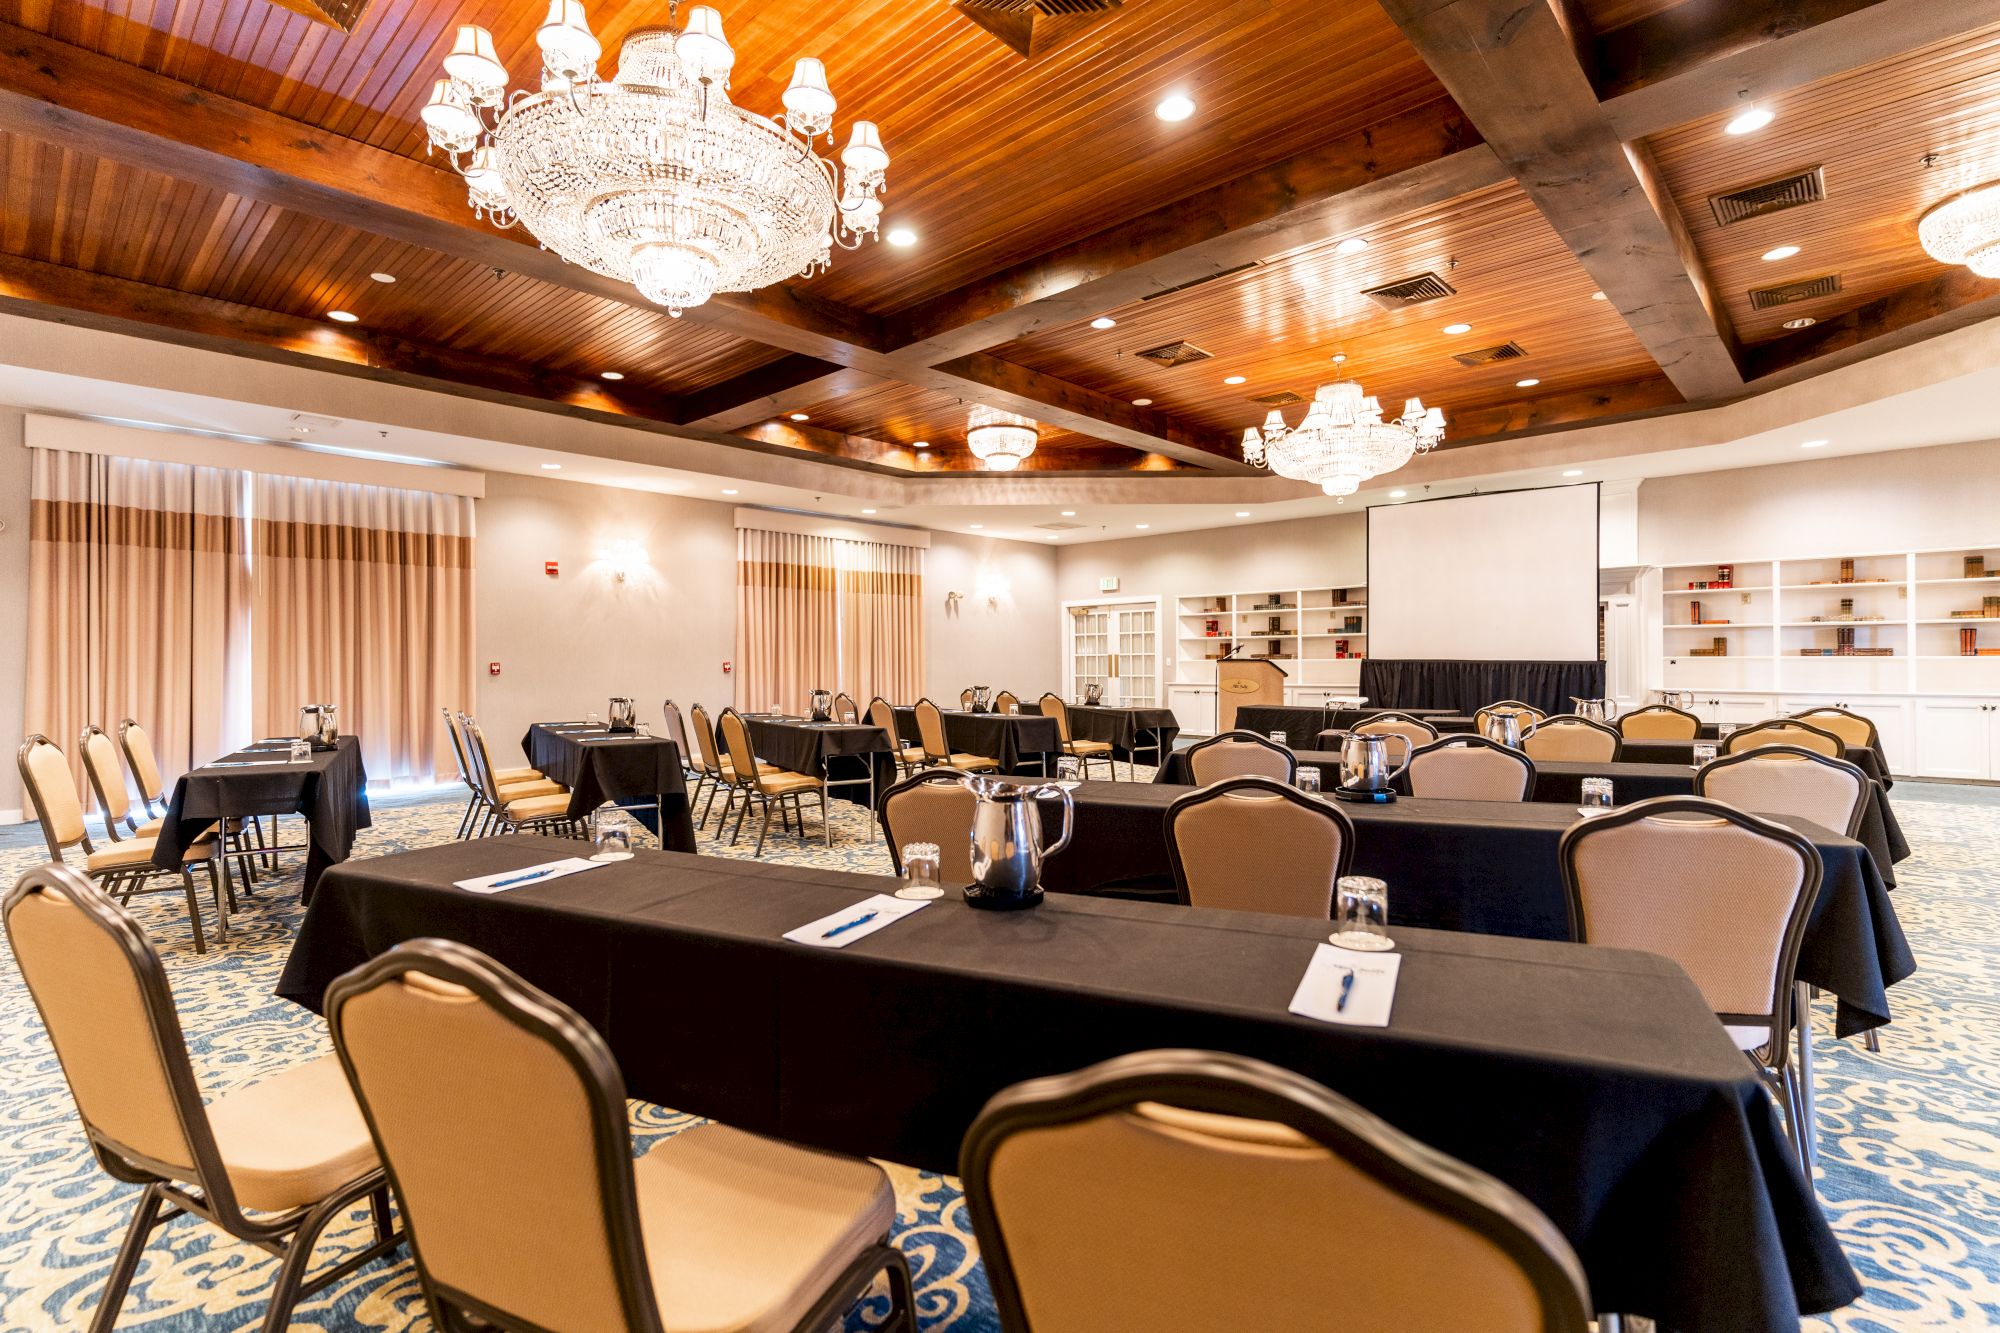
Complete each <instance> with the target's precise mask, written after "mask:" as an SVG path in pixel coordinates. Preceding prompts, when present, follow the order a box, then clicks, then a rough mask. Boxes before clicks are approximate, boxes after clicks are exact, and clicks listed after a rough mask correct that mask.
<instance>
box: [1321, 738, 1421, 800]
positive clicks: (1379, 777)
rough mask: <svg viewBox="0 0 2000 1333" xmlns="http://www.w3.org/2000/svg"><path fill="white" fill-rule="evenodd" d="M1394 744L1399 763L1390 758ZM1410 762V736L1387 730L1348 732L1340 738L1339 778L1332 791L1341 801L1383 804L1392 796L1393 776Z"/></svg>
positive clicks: (1393, 797)
mask: <svg viewBox="0 0 2000 1333" xmlns="http://www.w3.org/2000/svg"><path fill="white" fill-rule="evenodd" d="M1398 747H1400V748H1401V750H1402V756H1403V757H1402V761H1401V762H1400V763H1398V762H1395V761H1393V760H1392V759H1391V757H1390V756H1391V754H1392V752H1393V751H1394V750H1395V749H1397V748H1398ZM1409 764H1410V739H1409V737H1407V736H1397V735H1395V734H1393V733H1389V732H1368V731H1350V732H1347V733H1345V734H1344V735H1342V737H1341V738H1340V781H1339V782H1338V783H1337V784H1335V786H1334V789H1333V794H1334V796H1335V797H1337V798H1339V799H1340V800H1343V801H1367V802H1371V803H1378V804H1379V803H1383V802H1387V801H1393V800H1395V799H1396V792H1395V788H1394V787H1392V786H1391V785H1390V784H1391V783H1393V782H1395V780H1396V775H1397V774H1399V773H1401V772H1402V771H1403V770H1404V769H1405V768H1407V767H1409Z"/></svg>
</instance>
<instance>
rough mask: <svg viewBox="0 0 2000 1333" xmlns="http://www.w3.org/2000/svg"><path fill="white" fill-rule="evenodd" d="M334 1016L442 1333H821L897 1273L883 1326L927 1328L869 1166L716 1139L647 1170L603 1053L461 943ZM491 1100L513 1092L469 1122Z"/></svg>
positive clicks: (361, 973)
mask: <svg viewBox="0 0 2000 1333" xmlns="http://www.w3.org/2000/svg"><path fill="white" fill-rule="evenodd" d="M326 1014H327V1026H328V1028H329V1029H330V1030H331V1031H332V1033H333V1044H334V1049H335V1051H336V1052H338V1054H339V1058H340V1063H341V1065H342V1066H343V1067H344V1068H345V1070H346V1072H347V1078H348V1081H349V1083H350V1084H351V1085H352V1087H353V1090H354V1095H355V1098H356V1100H357V1101H359V1103H360V1105H361V1112H362V1115H363V1116H364V1117H366V1120H367V1124H368V1129H369V1131H370V1132H371V1133H372V1134H373V1135H374V1137H375V1141H376V1143H378V1144H379V1145H380V1146H381V1152H382V1161H383V1165H384V1167H385V1169H386V1170H387V1173H388V1177H389V1180H390V1183H391V1184H392V1185H393V1186H394V1188H395V1192H396V1198H397V1201H398V1203H399V1204H400V1205H401V1207H402V1210H403V1225H404V1227H405V1229H406V1230H407V1231H408V1233H409V1237H410V1254H411V1256H412V1258H414V1259H415V1261H416V1269H417V1278H418V1281H419V1284H420V1285H421V1287H422V1290H423V1294H424V1300H425V1303H426V1304H427V1305H428V1306H429V1310H430V1315H431V1319H432V1322H433V1323H435V1324H436V1325H437V1326H438V1327H439V1328H440V1329H442V1330H447V1331H448V1333H459V1331H461V1330H467V1329H472V1328H494V1327H497V1328H502V1329H510V1330H545V1329H619V1330H635V1331H637V1333H667V1331H668V1330H694V1329H703V1330H714V1329H740V1330H750V1329H773V1330H778V1329H809V1330H814V1331H815V1333H817V1330H820V1329H824V1328H827V1327H829V1326H834V1325H838V1324H839V1323H840V1322H841V1321H842V1318H843V1316H845V1315H846V1313H847V1312H848V1310H849V1308H850V1307H852V1306H853V1305H854V1304H855V1303H856V1302H857V1301H858V1300H860V1299H861V1298H862V1297H864V1296H866V1295H867V1294H868V1292H869V1290H870V1289H871V1288H872V1287H873V1285H874V1283H875V1280H876V1279H877V1277H878V1276H886V1277H887V1279H888V1292H889V1310H888V1320H887V1322H886V1323H885V1324H883V1325H881V1327H883V1328H885V1329H888V1330H892V1333H914V1331H915V1329H916V1320H915V1316H914V1315H913V1314H912V1312H911V1306H912V1299H911V1283H910V1274H909V1269H908V1267H907V1265H906V1263H905V1261H904V1259H903V1255H902V1251H900V1250H898V1249H896V1248H895V1247H893V1246H892V1245H890V1244H889V1243H888V1240H889V1232H890V1227H891V1225H892V1224H893V1223H894V1221H895V1211H896V1204H895V1193H894V1191H893V1190H892V1189H891V1188H890V1185H889V1180H888V1177H887V1176H886V1175H884V1174H883V1172H882V1169H881V1168H880V1167H878V1166H876V1165H874V1164H873V1163H871V1162H866V1161H860V1160H856V1159H853V1158H847V1157H840V1156H836V1155H834V1154H832V1153H826V1152H821V1151H818V1150H816V1149H812V1148H800V1147H794V1146H793V1145H791V1144H789V1143H784V1142H780V1141H779V1140H776V1139H768V1138H765V1137H763V1136H761V1135H757V1134H750V1133H746V1132H744V1131H743V1130H739V1129H733V1128H731V1127H729V1126H727V1125H722V1124H717V1123H714V1122H707V1123H703V1124H699V1125H695V1126H692V1127H690V1128H688V1129H684V1130H682V1131H681V1132H679V1133H677V1134H675V1135H673V1136H672V1137H670V1138H666V1139H663V1140H661V1141H660V1142H659V1143H656V1144H654V1145H653V1146H652V1148H650V1149H649V1150H648V1151H646V1152H645V1153H644V1154H642V1155H640V1156H639V1157H637V1158H636V1159H635V1158H634V1156H633V1153H632V1138H631V1129H630V1118H629V1112H628V1110H627V1106H626V1101H625V1084H624V1079H623V1077H622V1076H621V1075H620V1073H619V1070H618V1065H617V1062H616V1060H614V1059H613V1057H612V1054H611V1050H610V1048H609V1047H608V1046H606V1045H605V1042H604V1039H603V1038H602V1037H601V1036H599V1035H598V1033H597V1031H596V1030H595V1029H594V1028H592V1027H591V1026H590V1025H589V1024H588V1023H587V1022H585V1021H584V1019H583V1017H582V1016H581V1015H580V1014H578V1013H577V1012H576V1011H575V1010H573V1009H571V1008H570V1007H569V1006H568V1005H566V1004H564V1003H563V1002H562V1001H560V1000H558V999H556V998H554V997H553V996H550V995H547V994H545V993H543V992H542V991H539V990H537V989H536V988H535V987H533V986H531V985H529V984H528V983H527V982H525V981H523V980H522V979H521V978H520V977H519V976H516V975H515V974H514V973H513V972H511V971H509V970H508V969H507V968H505V967H503V966H501V965H500V964H499V963H496V962H495V961H493V960H492V959H491V958H488V957H487V956H486V955H484V954H482V953H480V952H478V951H477V950H474V949H471V948H468V947H466V946H465V945H462V944H457V943H453V942H450V941H447V940H436V939H431V940H416V941H412V942H410V943H406V944H401V945H398V946H397V947H396V948H394V949H391V950H389V951H388V952H387V953H384V954H382V955H380V956H379V957H377V958H375V959H373V960H371V961H370V962H368V963H366V964H364V965H363V966H361V967H358V968H356V969H355V970H354V971H352V972H349V973H348V974H347V975H345V976H343V977H341V978H340V979H339V980H337V981H335V982H334V983H333V985H332V986H330V987H328V989H327V994H326ZM475 1088H497V1089H498V1090H499V1091H500V1092H501V1093H502V1094H503V1095H500V1096H497V1097H493V1098H490V1099H484V1100H483V1101H482V1104H481V1105H480V1106H479V1108H478V1111H477V1113H476V1114H468V1111H469V1109H470V1108H469V1107H468V1105H467V1102H466V1094H467V1090H468V1089H475Z"/></svg>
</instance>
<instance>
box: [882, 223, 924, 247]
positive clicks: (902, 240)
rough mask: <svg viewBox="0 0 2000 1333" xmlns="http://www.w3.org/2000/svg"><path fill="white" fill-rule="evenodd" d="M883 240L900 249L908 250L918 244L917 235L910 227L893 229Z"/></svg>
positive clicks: (890, 229)
mask: <svg viewBox="0 0 2000 1333" xmlns="http://www.w3.org/2000/svg"><path fill="white" fill-rule="evenodd" d="M882 239H883V240H885V241H887V242H888V243H889V244H891V245H893V246H896V247H897V248H898V249H903V250H907V249H909V248H910V247H911V246H913V245H915V244H916V243H917V234H916V233H915V232H914V231H911V230H910V229H909V228H908V227H891V228H889V234H888V235H887V236H884V237H883V238H882Z"/></svg>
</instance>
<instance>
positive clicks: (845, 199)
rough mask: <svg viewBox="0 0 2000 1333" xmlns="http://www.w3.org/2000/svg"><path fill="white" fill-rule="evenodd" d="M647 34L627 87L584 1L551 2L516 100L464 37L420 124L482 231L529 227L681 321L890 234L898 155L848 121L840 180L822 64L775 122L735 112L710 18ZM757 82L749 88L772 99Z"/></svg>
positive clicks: (478, 31) (468, 35)
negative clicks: (613, 69) (887, 204)
mask: <svg viewBox="0 0 2000 1333" xmlns="http://www.w3.org/2000/svg"><path fill="white" fill-rule="evenodd" d="M668 18H669V22H668V25H667V26H664V27H656V26H647V27H640V28H636V29H634V30H633V31H632V33H631V34H630V35H629V36H628V37H626V39H625V42H624V45H623V46H622V47H621V48H620V50H619V53H618V73H617V77H616V78H614V79H610V80H604V79H600V78H599V77H598V71H597V62H598V59H599V57H600V56H602V55H603V51H604V48H603V45H602V43H600V42H599V41H598V39H597V37H596V35H595V34H594V33H592V32H591V30H590V24H589V21H588V20H587V19H586V17H585V15H584V9H583V0H551V3H550V5H549V15H548V20H547V21H546V22H545V23H543V25H542V26H541V27H540V28H539V29H538V30H537V31H536V33H535V44H536V45H537V46H538V47H539V48H540V49H541V56H542V60H541V69H540V71H539V76H540V77H539V81H538V86H537V87H536V88H534V89H517V90H516V91H515V92H514V93H513V94H512V95H511V96H510V95H509V93H508V90H507V67H506V66H505V65H503V64H501V63H500V60H499V57H498V56H497V55H496V54H495V51H494V46H493V34H492V33H490V32H488V31H487V30H486V29H484V28H482V27H479V26H478V25H476V24H471V23H467V24H463V25H461V26H460V27H459V29H458V34H457V37H456V39H455V40H454V41H453V43H452V48H451V53H450V54H449V55H447V56H446V57H445V60H444V72H445V76H446V77H444V78H442V79H440V80H438V81H437V84H436V85H435V87H434V88H433V90H432V92H431V99H430V102H429V103H428V104H427V105H426V106H425V107H424V109H423V112H422V118H423V123H424V129H425V132H426V133H427V134H428V136H429V138H430V143H431V146H432V147H433V148H436V149H438V150H440V151H442V152H443V153H445V154H446V155H447V156H448V157H449V158H450V159H451V165H452V167H453V168H454V169H456V170H457V171H458V172H459V173H460V174H461V175H463V176H464V177H465V182H466V186H467V189H468V194H469V202H470V203H471V205H472V212H473V216H475V217H483V218H487V219H490V220H491V221H492V222H493V223H494V224H495V225H496V226H500V227H507V226H511V225H512V224H513V223H515V222H517V221H518V222H520V223H522V224H523V225H524V226H525V227H526V228H527V229H528V230H529V231H530V232H532V233H533V234H534V236H535V239H536V240H538V241H540V242H541V243H542V244H543V245H545V246H547V247H548V248H549V249H551V250H554V251H555V252H556V253H557V254H559V255H561V256H562V257H563V258H564V259H567V260H569V261H570V262H571V263H573V264H578V265H581V266H582V267H584V268H587V269H590V270H592V271H593V272H597V273H602V274H604V275H605V276H607V277H611V278H616V279H619V280H621V281H628V282H631V283H632V284H633V285H634V286H636V287H637V288H638V289H639V290H640V292H641V293H643V294H644V295H645V297H646V299H647V300H649V301H653V302H656V303H658V304H660V305H663V306H665V307H666V308H667V313H669V314H671V315H679V314H680V313H681V311H683V310H686V309H688V308H690V307H692V306H698V305H701V304H703V303H704V302H706V301H707V300H708V299H709V298H710V297H711V296H713V295H714V294H715V293H717V292H743V291H753V290H755V289H757V288H759V287H768V286H770V285H771V284H773V283H776V282H782V281H783V280H785V279H786V278H790V277H794V276H801V277H810V276H812V275H813V274H815V273H818V272H820V271H822V270H823V269H825V268H827V267H829V265H830V262H831V260H832V257H833V247H834V246H835V245H839V246H840V247H841V248H843V249H853V248H855V247H857V246H859V245H860V244H861V243H862V242H863V241H865V240H867V239H868V238H869V237H870V236H873V235H874V234H875V232H876V229H877V227H878V226H879V225H880V223H881V217H882V201H881V200H880V199H879V198H877V197H876V196H877V195H879V194H880V193H881V192H882V188H883V183H884V180H883V178H884V173H885V172H886V171H887V170H888V166H889V154H888V153H887V152H885V151H884V150H883V147H882V135H881V132H880V131H879V130H878V129H876V127H875V125H874V123H873V122H871V121H866V120H858V121H855V122H854V126H853V131H852V136H851V137H850V138H849V140H848V143H847V146H846V147H845V148H843V149H841V150H840V166H839V168H836V167H835V166H834V164H833V162H831V161H829V160H828V159H826V158H824V157H821V156H820V154H819V152H818V151H817V150H816V149H815V147H814V141H815V140H816V139H817V138H818V137H819V136H820V135H822V134H825V135H827V136H828V138H827V142H828V145H829V148H830V145H831V144H832V142H833V140H832V134H831V131H832V128H833V113H834V109H835V106H836V103H835V101H834V96H833V93H832V92H831V91H830V90H829V89H828V87H827V82H826V67H825V66H824V65H822V64H821V63H820V62H819V61H818V60H814V59H811V58H806V59H802V60H800V61H799V62H798V64H797V65H796V66H795V67H794V69H793V72H792V81H791V85H790V86H789V87H787V88H786V89H785V91H784V94H783V95H782V97H781V98H780V99H779V100H780V101H781V102H782V103H783V105H784V110H783V111H781V112H779V113H778V115H777V117H776V118H775V119H766V118H765V117H763V116H760V115H757V114H755V113H753V112H749V111H744V110H742V109H740V108H739V107H737V106H736V105H735V104H734V103H732V102H731V101H730V100H729V92H728V89H729V83H730V78H729V74H730V69H731V67H732V66H733V65H734V64H735V63H736V52H735V50H734V49H733V48H731V46H730V45H729V42H728V41H727V39H725V38H724V36H723V32H722V15H721V14H719V13H718V12H717V11H716V10H714V9H712V8H710V7H709V6H707V5H697V6H695V7H694V8H692V9H690V10H689V11H688V15H687V20H686V23H685V24H684V25H682V26H680V27H678V28H676V27H674V26H672V24H673V18H674V13H673V6H669V9H668ZM767 77H768V74H767V71H764V70H756V71H754V72H752V75H751V77H750V78H748V79H743V80H739V82H742V83H745V84H753V83H754V84H761V83H762V82H763V81H764V80H765V79H766V78H767Z"/></svg>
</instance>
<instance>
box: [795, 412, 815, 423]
mask: <svg viewBox="0 0 2000 1333" xmlns="http://www.w3.org/2000/svg"><path fill="white" fill-rule="evenodd" d="M790 415H791V418H792V420H794V421H811V420H812V415H811V414H810V413H807V412H793V413H791V414H790Z"/></svg>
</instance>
